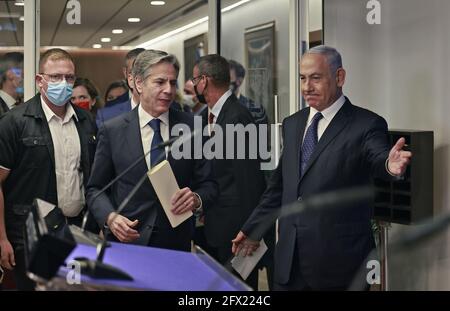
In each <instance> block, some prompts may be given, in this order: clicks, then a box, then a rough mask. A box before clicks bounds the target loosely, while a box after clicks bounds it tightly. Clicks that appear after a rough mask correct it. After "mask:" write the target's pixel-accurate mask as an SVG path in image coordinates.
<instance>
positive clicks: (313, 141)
mask: <svg viewBox="0 0 450 311" xmlns="http://www.w3.org/2000/svg"><path fill="white" fill-rule="evenodd" d="M322 117H323V116H322V114H321V113H320V112H318V113H316V114H315V115H314V117H313V119H312V122H311V125H310V126H309V127H308V130H307V131H306V135H305V139H304V140H303V144H302V149H301V155H300V175H299V176H300V177H301V176H303V174H304V173H305V169H306V165H307V164H308V161H309V158H310V157H311V155H312V153H313V152H314V149H315V148H316V145H317V141H318V136H317V126H318V124H319V121H320V119H322Z"/></svg>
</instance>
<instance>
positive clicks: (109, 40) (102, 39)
mask: <svg viewBox="0 0 450 311" xmlns="http://www.w3.org/2000/svg"><path fill="white" fill-rule="evenodd" d="M100 41H102V42H111V38H101V39H100Z"/></svg>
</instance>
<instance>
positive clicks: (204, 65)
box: [195, 54, 230, 88]
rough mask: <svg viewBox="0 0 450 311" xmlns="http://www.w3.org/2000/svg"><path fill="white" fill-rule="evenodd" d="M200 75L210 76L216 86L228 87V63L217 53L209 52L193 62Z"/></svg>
mask: <svg viewBox="0 0 450 311" xmlns="http://www.w3.org/2000/svg"><path fill="white" fill-rule="evenodd" d="M195 65H196V66H197V67H198V71H199V73H200V74H201V75H205V76H208V77H210V78H212V83H213V84H214V85H216V86H218V87H226V88H228V87H229V85H230V64H229V63H228V61H227V60H226V59H225V58H224V57H222V56H220V55H218V54H210V55H205V56H202V57H200V59H199V60H198V61H197V62H196V63H195Z"/></svg>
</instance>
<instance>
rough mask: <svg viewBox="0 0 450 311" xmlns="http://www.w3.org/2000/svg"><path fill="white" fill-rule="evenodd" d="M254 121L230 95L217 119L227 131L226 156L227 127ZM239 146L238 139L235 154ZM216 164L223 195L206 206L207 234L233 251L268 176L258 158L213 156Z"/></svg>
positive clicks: (204, 118)
mask: <svg viewBox="0 0 450 311" xmlns="http://www.w3.org/2000/svg"><path fill="white" fill-rule="evenodd" d="M207 113H208V109H205V110H204V112H203V116H202V117H203V120H204V122H205V120H207V117H206V115H207ZM253 123H254V120H253V117H252V116H251V114H250V112H249V111H248V110H247V108H245V107H243V106H241V105H240V104H239V102H238V100H237V98H236V96H234V95H231V96H230V97H229V98H228V99H227V101H226V102H225V104H224V105H223V107H222V110H221V111H220V114H219V116H218V118H217V120H216V126H217V125H219V126H220V127H221V128H222V129H223V132H224V140H223V146H224V147H223V150H224V155H225V154H226V148H225V146H226V140H227V135H226V132H225V126H226V125H227V124H233V125H236V124H242V125H243V126H246V125H248V124H253ZM229 139H231V138H229ZM250 143H255V141H251V142H250V141H249V139H248V138H247V139H246V140H245V144H244V145H246V146H248V145H249V144H250ZM240 147H242V146H240ZM236 148H237V147H236V139H235V149H234V150H235V153H236ZM213 163H214V173H215V176H216V180H217V182H218V183H219V190H220V191H219V193H220V196H219V199H218V200H217V201H216V202H215V204H214V205H213V206H210V208H206V209H205V236H206V239H207V241H208V243H209V244H210V245H211V246H214V247H230V251H231V240H232V239H233V238H234V237H235V236H236V234H237V233H238V232H239V229H240V228H241V227H242V225H243V224H244V222H245V220H246V219H247V218H248V217H249V216H250V214H251V213H252V211H253V209H254V208H255V207H256V206H257V204H258V202H259V199H260V197H261V195H262V193H263V192H264V189H265V186H266V184H265V179H264V175H263V171H261V169H260V161H259V159H256V160H250V159H248V158H247V157H246V159H242V160H238V159H214V160H213Z"/></svg>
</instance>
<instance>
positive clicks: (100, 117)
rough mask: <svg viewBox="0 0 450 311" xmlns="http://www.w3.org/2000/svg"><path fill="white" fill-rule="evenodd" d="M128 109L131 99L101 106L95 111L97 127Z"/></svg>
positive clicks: (129, 109) (129, 108)
mask: <svg viewBox="0 0 450 311" xmlns="http://www.w3.org/2000/svg"><path fill="white" fill-rule="evenodd" d="M129 111H131V99H129V100H127V101H124V102H122V103H118V104H115V105H111V106H106V107H103V108H102V109H99V110H98V111H97V116H96V119H95V122H96V123H97V127H98V128H100V127H101V126H102V125H103V123H105V122H106V121H108V120H110V119H113V118H115V117H117V116H119V115H121V114H124V113H127V112H129Z"/></svg>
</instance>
